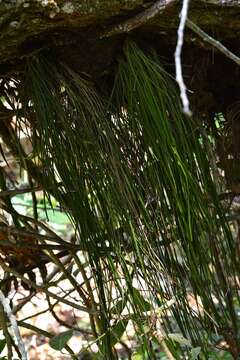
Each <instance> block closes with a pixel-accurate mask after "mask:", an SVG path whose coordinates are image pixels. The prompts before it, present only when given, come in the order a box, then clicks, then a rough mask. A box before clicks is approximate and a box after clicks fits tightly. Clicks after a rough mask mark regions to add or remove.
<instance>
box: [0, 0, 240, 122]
mask: <svg viewBox="0 0 240 360" xmlns="http://www.w3.org/2000/svg"><path fill="white" fill-rule="evenodd" d="M153 3H154V1H147V0H75V1H73V0H72V1H70V0H68V1H67V0H9V1H6V0H5V1H0V34H1V35H0V74H2V76H8V75H9V74H14V75H17V74H18V73H21V72H22V71H23V69H24V66H25V64H26V59H28V58H29V57H30V56H34V54H36V53H38V52H39V51H40V50H45V51H51V52H53V53H54V54H55V56H57V57H58V58H59V59H60V60H62V61H65V62H67V63H68V64H69V65H70V66H71V67H72V68H73V69H74V70H76V71H78V72H85V73H88V74H89V75H90V76H91V77H92V78H93V79H94V80H95V81H96V82H97V83H98V84H103V83H104V84H106V87H107V86H108V83H110V82H111V79H112V75H113V73H114V70H115V64H116V61H117V59H118V57H119V55H120V54H121V53H122V49H123V44H124V41H125V39H126V37H127V36H131V37H132V38H134V39H135V41H136V42H137V43H138V44H139V46H141V47H143V48H146V49H148V48H154V49H155V50H156V51H157V53H158V54H159V57H160V58H161V59H162V60H163V62H164V63H165V64H166V67H167V70H168V71H170V72H172V73H174V71H175V69H174V60H173V57H174V50H175V44H176V33H177V27H178V23H179V12H180V6H181V2H178V1H176V2H174V3H173V4H171V5H170V6H168V7H167V8H166V9H165V10H164V11H163V12H161V13H160V15H159V16H157V17H154V18H153V19H151V20H150V21H148V22H147V23H145V24H144V25H143V26H140V27H137V28H136V29H135V30H134V31H131V32H130V33H128V34H125V33H123V34H118V35H112V36H110V37H102V36H101V35H102V34H103V33H104V32H106V30H107V29H109V28H111V27H112V26H114V25H116V24H119V23H122V22H124V21H126V20H127V19H131V18H132V17H134V16H135V15H136V14H139V13H141V12H142V11H144V10H145V9H147V8H149V7H150V6H151V5H152V4H153ZM190 5H191V6H190V13H189V18H190V19H191V20H192V21H193V22H195V23H196V24H197V25H198V26H200V27H201V28H202V29H203V30H205V31H206V32H208V33H209V34H210V35H212V36H213V37H215V38H216V39H217V40H219V41H221V42H222V43H223V44H224V45H225V46H227V47H228V48H229V49H230V50H231V51H233V52H234V53H235V54H236V55H239V54H240V51H239V34H240V1H239V0H225V1H223V0H205V1H204V0H191V4H190ZM183 65H184V75H185V77H186V81H187V84H188V87H189V89H190V90H192V98H191V103H192V106H194V108H195V109H196V110H197V112H198V113H200V114H201V115H204V116H211V115H212V114H213V113H214V112H216V111H218V112H219V111H226V109H227V108H228V107H229V105H231V104H232V103H234V102H236V101H237V100H238V99H239V89H238V84H239V66H237V65H236V64H235V63H233V62H232V61H231V60H229V59H228V58H226V57H225V56H224V55H222V54H220V53H219V52H218V51H217V50H214V49H213V48H212V47H211V46H210V45H208V44H206V43H205V42H204V41H203V40H202V39H201V38H199V37H198V36H197V35H196V34H195V33H193V32H192V31H191V30H187V31H186V34H185V46H184V52H183ZM103 79H104V81H103Z"/></svg>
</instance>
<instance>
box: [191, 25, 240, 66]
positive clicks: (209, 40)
mask: <svg viewBox="0 0 240 360" xmlns="http://www.w3.org/2000/svg"><path fill="white" fill-rule="evenodd" d="M186 26H187V27H188V28H189V29H191V30H192V31H194V32H195V33H196V34H197V35H199V36H200V37H201V38H202V40H203V41H205V42H207V43H209V44H210V45H212V46H213V47H215V48H216V49H218V50H219V51H221V53H223V54H224V55H225V56H227V57H228V58H229V59H231V60H232V61H234V62H235V63H236V64H238V65H240V57H238V56H237V55H235V54H233V53H232V52H231V51H230V50H228V49H227V48H226V47H225V46H224V45H223V44H222V43H220V41H218V40H215V39H214V38H212V37H211V36H210V35H208V34H207V33H206V32H205V31H203V30H202V29H200V27H198V26H197V25H196V24H194V23H193V22H192V21H191V20H189V19H187V20H186Z"/></svg>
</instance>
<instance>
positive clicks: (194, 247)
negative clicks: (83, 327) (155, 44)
mask: <svg viewBox="0 0 240 360" xmlns="http://www.w3.org/2000/svg"><path fill="white" fill-rule="evenodd" d="M25 88H26V90H27V95H26V98H25V99H24V101H25V104H27V105H28V106H25V111H26V116H31V121H30V122H31V125H32V127H33V128H34V131H35V133H34V134H35V136H34V141H33V147H34V151H35V154H37V159H38V160H37V161H38V164H39V163H40V164H41V172H42V174H43V176H42V178H41V180H42V181H43V183H44V184H45V185H44V189H45V190H46V191H47V193H48V194H50V193H51V194H53V195H54V196H55V197H56V198H57V200H58V201H59V202H60V203H61V204H62V206H63V207H64V208H65V209H66V211H67V212H68V214H69V216H70V217H71V219H72V220H73V223H74V224H75V228H76V232H77V234H78V235H77V239H78V240H77V241H78V243H79V246H80V247H81V249H85V251H86V253H87V255H88V259H89V263H90V265H91V267H92V269H93V273H94V277H95V284H96V286H97V292H98V298H99V304H98V316H97V320H96V322H97V335H99V340H98V345H99V347H100V351H101V353H102V354H103V357H104V359H112V358H114V357H115V353H114V351H112V346H113V343H115V342H116V341H115V342H113V341H112V333H111V329H112V330H113V332H114V326H115V330H116V329H117V328H116V325H117V326H118V331H119V327H120V326H122V327H123V328H124V327H126V325H127V323H128V322H129V321H130V320H131V321H132V322H133V323H134V324H135V325H136V331H137V333H138V335H139V336H141V337H140V339H141V342H142V344H143V347H144V346H145V348H146V350H147V353H148V355H149V356H150V358H151V356H153V355H151V351H152V350H151V347H150V346H148V344H149V338H151V337H153V338H155V339H156V338H158V339H160V340H159V341H160V342H161V341H162V339H163V338H164V339H165V340H164V341H166V343H167V346H168V347H169V349H170V350H171V352H172V353H173V355H174V356H175V357H176V358H177V356H178V355H177V354H178V352H177V350H178V348H179V345H178V344H177V343H176V342H174V339H175V340H176V337H175V338H174V336H170V335H172V333H179V332H181V333H182V335H183V336H184V337H185V338H187V339H189V340H190V341H191V342H192V345H193V346H196V345H200V346H201V347H202V351H203V352H205V353H206V352H207V350H208V347H210V348H211V346H213V345H214V336H215V335H216V334H220V335H221V336H223V337H224V339H225V341H226V342H227V343H228V344H229V346H232V350H231V351H232V353H234V351H238V349H239V346H238V340H237V316H236V314H235V310H234V303H235V302H236V301H238V295H237V291H235V290H234V286H235V279H236V276H237V267H238V264H237V261H236V258H235V253H234V242H233V238H232V235H231V232H230V230H229V227H228V226H227V224H226V221H225V217H224V213H223V210H222V208H221V205H220V202H219V200H218V194H217V193H216V189H215V185H214V183H213V180H212V176H211V168H210V162H209V159H208V153H207V149H206V148H204V147H203V144H204V143H205V141H203V136H204V134H203V133H202V132H201V129H200V128H198V127H196V123H193V122H192V120H190V119H186V118H185V117H184V115H183V114H182V111H181V105H180V103H179V98H178V95H177V93H176V90H175V86H174V84H173V82H172V80H171V79H170V78H169V76H168V75H167V74H166V73H165V72H164V70H163V69H162V67H161V66H160V64H159V62H158V60H157V59H156V58H155V57H154V56H152V57H149V56H146V55H145V54H144V53H143V52H142V51H141V50H139V49H138V48H137V47H136V46H135V45H134V44H132V43H128V44H127V45H126V48H125V55H124V56H123V57H122V59H120V60H119V67H118V71H117V75H116V78H115V83H114V89H113V93H112V96H111V99H102V98H101V97H100V96H99V95H98V94H97V91H96V90H95V89H94V86H93V84H92V83H91V82H90V81H89V79H86V78H83V77H82V76H80V75H78V74H75V73H74V72H72V71H71V70H70V69H69V68H68V67H66V66H64V65H62V64H57V65H56V63H55V62H51V61H50V60H47V59H46V57H44V56H42V57H39V58H38V59H37V60H32V61H29V64H28V68H27V71H26V83H25ZM20 121H21V119H20ZM136 288H138V290H136ZM139 289H140V290H141V293H142V294H143V297H144V298H145V301H144V302H143V301H142V300H141V301H140V300H139V299H140V295H139ZM114 294H115V295H116V294H117V295H118V300H119V301H118V303H117V305H118V306H114V304H115V302H116V298H115V297H114V296H115V295H114ZM141 299H142V297H141ZM193 302H194V308H193V305H192V304H193ZM169 304H170V305H169ZM124 308H125V309H126V308H127V309H128V312H127V314H126V311H125V312H123V313H122V311H123V310H124ZM149 310H151V312H153V313H154V312H155V314H156V316H157V319H158V321H159V324H160V325H161V326H160V328H161V331H160V330H159V326H157V327H156V326H155V327H154V329H153V330H148V331H146V328H145V327H144V324H145V325H146V324H148V325H149V324H150V327H149V328H148V329H151V326H152V323H151V322H152V315H151V312H149ZM159 319H160V320H159ZM143 320H144V321H143ZM113 323H114V325H113ZM155 325H156V324H155ZM159 332H160V333H159ZM116 333H117V334H116V336H118V335H119V332H117V330H116ZM144 334H145V335H144ZM168 335H169V336H168ZM116 336H115V337H116ZM230 339H231V342H230ZM232 339H233V340H232Z"/></svg>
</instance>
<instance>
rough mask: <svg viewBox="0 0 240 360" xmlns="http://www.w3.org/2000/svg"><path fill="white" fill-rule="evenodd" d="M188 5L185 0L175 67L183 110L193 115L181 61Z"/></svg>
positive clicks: (187, 0) (187, 1)
mask: <svg viewBox="0 0 240 360" xmlns="http://www.w3.org/2000/svg"><path fill="white" fill-rule="evenodd" d="M188 7H189V0H183V6H182V10H181V14H180V23H179V27H178V38H177V46H176V50H175V67H176V81H177V83H178V85H179V89H180V96H181V99H182V104H183V112H184V113H185V114H186V115H188V116H191V115H192V112H191V110H190V108H189V100H188V97H187V88H186V85H185V83H184V80H183V74H182V62H181V54H182V46H183V40H184V30H185V25H186V21H187V15H188Z"/></svg>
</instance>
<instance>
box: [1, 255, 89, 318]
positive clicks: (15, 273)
mask: <svg viewBox="0 0 240 360" xmlns="http://www.w3.org/2000/svg"><path fill="white" fill-rule="evenodd" d="M0 266H1V267H2V269H3V270H4V271H5V272H8V273H10V274H11V273H12V274H13V275H14V276H16V277H17V278H19V279H21V280H22V281H23V282H24V283H26V284H27V285H28V286H29V287H31V288H33V289H35V290H36V291H38V292H43V293H45V294H46V295H48V296H50V297H51V298H53V299H55V300H57V301H59V302H62V303H64V304H66V305H69V306H70V307H72V308H75V309H77V310H80V311H84V312H87V313H90V312H91V313H95V311H92V310H89V309H88V308H86V307H85V306H81V305H78V304H76V303H73V302H71V301H68V300H66V299H64V298H63V297H60V296H58V295H56V294H54V293H52V292H51V291H49V290H47V289H46V288H45V287H44V286H39V285H37V284H35V283H34V282H33V281H31V280H29V279H27V278H26V277H25V276H23V275H22V274H20V273H19V272H18V271H16V270H14V269H12V268H10V267H9V266H7V265H6V264H5V263H4V261H3V260H2V259H1V258H0Z"/></svg>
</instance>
